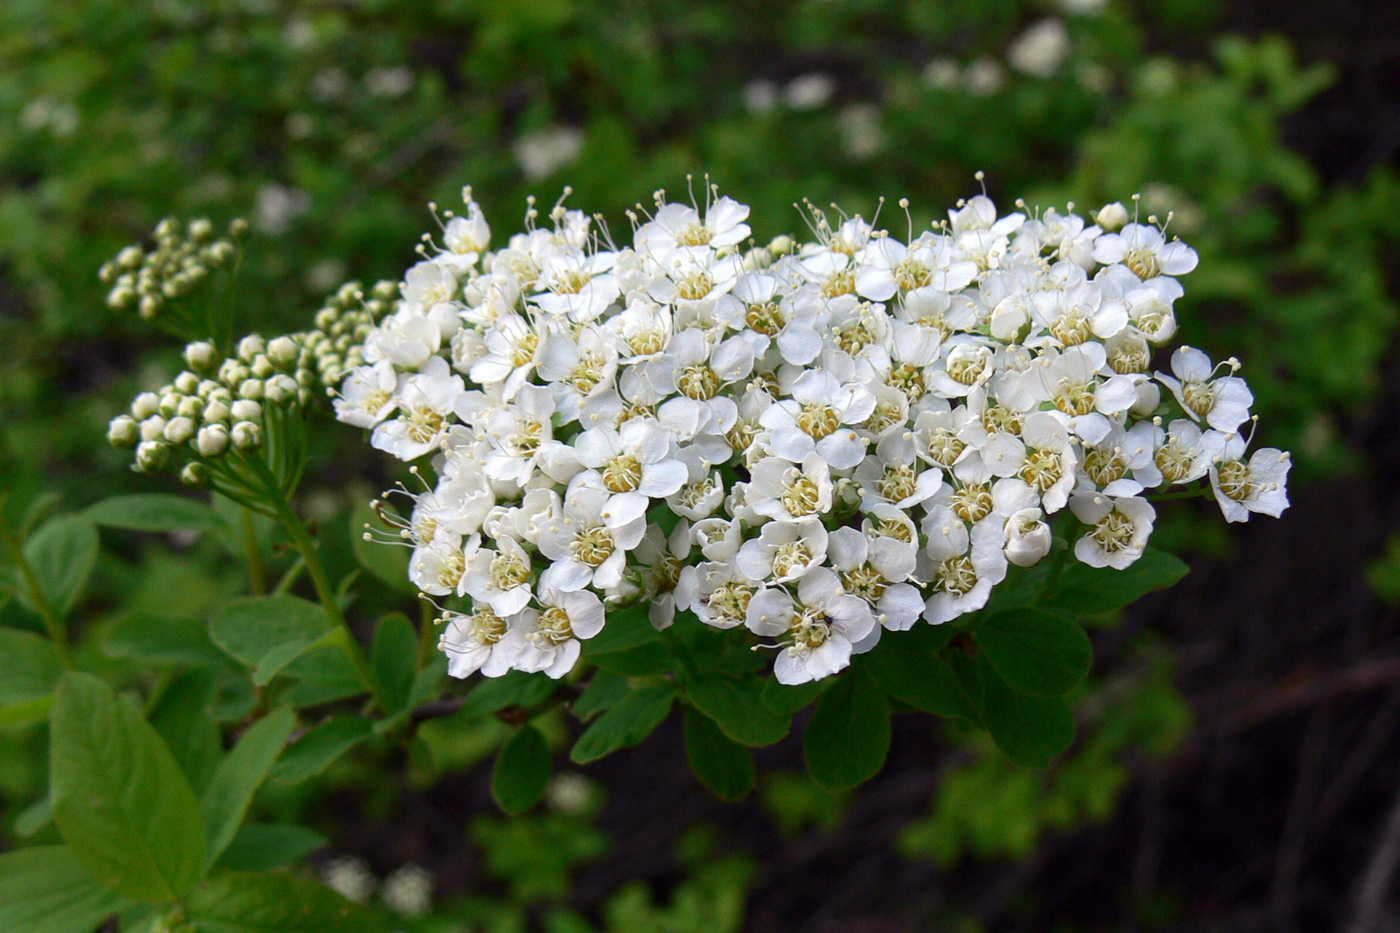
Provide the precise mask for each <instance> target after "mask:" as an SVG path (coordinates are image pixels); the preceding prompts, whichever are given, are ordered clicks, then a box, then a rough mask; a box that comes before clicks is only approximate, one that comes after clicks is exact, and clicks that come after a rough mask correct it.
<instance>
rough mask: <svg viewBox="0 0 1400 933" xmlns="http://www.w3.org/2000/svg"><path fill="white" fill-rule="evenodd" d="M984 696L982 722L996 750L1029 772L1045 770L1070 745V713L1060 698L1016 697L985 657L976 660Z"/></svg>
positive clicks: (1071, 717) (1017, 695) (1073, 727)
mask: <svg viewBox="0 0 1400 933" xmlns="http://www.w3.org/2000/svg"><path fill="white" fill-rule="evenodd" d="M977 668H978V671H979V673H980V674H981V677H982V691H983V695H984V699H983V708H982V718H983V721H984V722H986V724H987V731H988V732H990V733H991V735H992V741H993V742H995V743H996V745H997V748H999V749H1001V751H1002V753H1003V754H1005V755H1006V757H1007V758H1010V759H1011V760H1012V761H1014V762H1016V763H1017V764H1020V765H1025V766H1026V767H1029V768H1048V767H1049V766H1050V763H1051V762H1052V761H1053V760H1054V758H1055V756H1056V755H1058V754H1059V753H1060V752H1062V751H1064V750H1065V749H1067V748H1069V746H1070V744H1071V743H1073V742H1074V731H1075V725H1074V713H1073V712H1071V710H1070V708H1069V704H1068V703H1066V702H1065V700H1064V698H1063V697H1033V696H1027V695H1026V694H1024V693H1017V692H1016V691H1014V690H1012V689H1011V688H1010V687H1008V686H1007V685H1006V681H1004V680H1002V679H1001V677H1000V676H998V674H997V672H996V670H995V669H994V668H993V667H992V665H991V662H990V661H988V660H987V659H986V656H985V655H979V656H978V662H977Z"/></svg>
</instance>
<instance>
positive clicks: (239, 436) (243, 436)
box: [230, 421, 262, 450]
mask: <svg viewBox="0 0 1400 933" xmlns="http://www.w3.org/2000/svg"><path fill="white" fill-rule="evenodd" d="M230 436H231V437H232V438H233V446H234V447H237V448H238V449H239V450H252V449H253V448H254V447H257V446H259V445H260V444H262V425H259V424H254V423H253V422H251V421H240V422H238V423H237V424H235V425H234V426H233V432H232V434H231V435H230Z"/></svg>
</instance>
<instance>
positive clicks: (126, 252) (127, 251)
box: [114, 246, 146, 272]
mask: <svg viewBox="0 0 1400 933" xmlns="http://www.w3.org/2000/svg"><path fill="white" fill-rule="evenodd" d="M145 258H146V254H145V253H143V252H141V247H139V246H127V247H125V248H123V249H122V251H121V252H120V253H117V258H116V259H115V260H114V261H115V262H116V264H117V267H118V268H120V269H125V270H126V271H128V272H134V271H136V270H137V269H139V268H141V261H142V260H143V259H145Z"/></svg>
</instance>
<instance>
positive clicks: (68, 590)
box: [19, 515, 100, 619]
mask: <svg viewBox="0 0 1400 933" xmlns="http://www.w3.org/2000/svg"><path fill="white" fill-rule="evenodd" d="M99 544H100V542H99V541H98V539H97V528H96V527H95V526H94V525H93V524H92V522H90V521H88V520H87V518H86V517H85V516H82V515H61V516H59V517H58V518H55V519H51V520H50V521H49V522H47V523H46V524H45V525H44V527H42V528H40V529H39V531H38V532H37V533H36V534H35V535H34V537H32V538H30V539H29V540H28V541H26V542H25V543H24V557H25V560H27V561H29V565H30V566H31V567H33V568H34V575H35V576H36V577H38V579H39V589H40V590H42V591H43V595H44V596H45V597H46V598H47V600H48V603H49V605H50V606H51V607H53V611H54V613H55V614H57V616H58V617H59V618H60V619H66V618H67V617H68V614H69V613H70V612H72V611H73V607H74V606H76V605H77V604H78V600H79V599H80V598H81V597H82V595H83V588H84V587H86V586H87V581H88V577H90V576H91V575H92V568H93V566H94V565H96V563H97V550H98V546H99ZM19 597H20V601H21V602H23V603H24V604H25V605H26V606H28V607H29V608H30V609H34V610H35V611H37V609H36V607H35V603H34V600H33V597H32V595H31V594H30V593H29V592H28V590H27V588H24V587H21V589H20V592H19Z"/></svg>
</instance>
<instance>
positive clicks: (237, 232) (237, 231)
mask: <svg viewBox="0 0 1400 933" xmlns="http://www.w3.org/2000/svg"><path fill="white" fill-rule="evenodd" d="M247 233H248V221H246V220H244V219H243V218H242V217H235V218H234V219H233V220H231V221H229V225H228V235H229V236H231V237H234V238H235V239H237V238H239V237H243V236H246V235H247Z"/></svg>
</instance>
